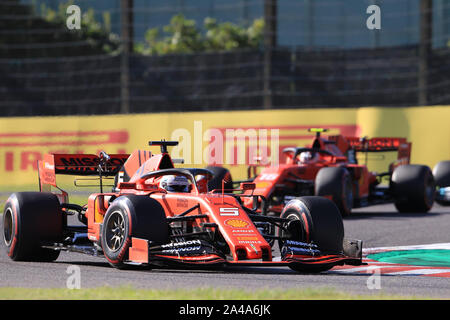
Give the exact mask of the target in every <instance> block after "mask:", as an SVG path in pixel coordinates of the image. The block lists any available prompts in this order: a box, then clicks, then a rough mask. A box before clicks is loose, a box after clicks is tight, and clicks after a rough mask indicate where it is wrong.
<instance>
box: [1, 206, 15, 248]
mask: <svg viewBox="0 0 450 320" xmlns="http://www.w3.org/2000/svg"><path fill="white" fill-rule="evenodd" d="M3 235H4V239H5V244H6V245H7V246H8V247H9V246H10V245H11V242H12V238H13V213H12V210H11V208H7V209H6V211H5V213H4V216H3Z"/></svg>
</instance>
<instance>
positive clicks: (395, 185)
mask: <svg viewBox="0 0 450 320" xmlns="http://www.w3.org/2000/svg"><path fill="white" fill-rule="evenodd" d="M435 189H436V187H435V181H434V178H433V173H432V172H431V170H430V168H429V167H427V166H423V165H411V164H409V165H402V166H399V167H397V168H396V169H395V170H394V172H393V173H392V178H391V192H392V195H393V197H394V201H395V202H394V204H395V207H396V208H397V210H398V211H399V212H414V213H416V212H417V213H418V212H428V211H429V210H430V209H431V207H432V206H433V203H434V198H435Z"/></svg>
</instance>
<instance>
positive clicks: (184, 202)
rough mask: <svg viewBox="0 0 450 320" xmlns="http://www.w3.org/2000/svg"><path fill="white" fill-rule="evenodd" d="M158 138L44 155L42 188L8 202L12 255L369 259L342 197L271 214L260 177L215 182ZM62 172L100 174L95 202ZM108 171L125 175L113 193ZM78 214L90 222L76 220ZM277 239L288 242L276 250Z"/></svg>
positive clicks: (305, 264)
mask: <svg viewBox="0 0 450 320" xmlns="http://www.w3.org/2000/svg"><path fill="white" fill-rule="evenodd" d="M150 144H151V145H160V146H161V149H162V152H161V154H156V155H152V154H151V153H150V152H149V151H146V150H136V151H134V152H133V153H132V154H131V155H125V154H114V155H107V154H106V153H104V152H101V153H100V155H99V156H96V155H86V154H49V155H46V156H45V157H44V160H42V161H39V179H40V190H41V191H40V192H18V193H14V194H12V195H11V196H10V197H9V199H8V200H7V202H6V205H5V209H4V214H3V234H4V243H5V245H6V249H7V254H8V256H9V257H10V258H11V259H13V260H31V261H53V260H55V259H57V257H58V255H59V253H60V251H61V250H64V251H75V252H82V253H87V254H92V255H97V256H104V257H105V258H106V259H107V260H108V262H109V263H110V264H111V265H112V266H114V267H118V268H120V267H124V266H126V265H127V264H130V263H131V264H136V263H137V264H144V265H149V266H167V265H175V266H176V265H178V266H179V265H184V266H187V265H189V266H199V265H200V266H213V265H256V266H272V265H283V266H288V267H290V268H292V269H293V270H297V271H300V272H319V271H323V270H328V269H330V268H332V267H333V266H335V265H342V264H352V265H359V264H361V254H362V242H361V241H360V240H347V239H344V227H343V223H342V217H341V215H340V214H339V211H338V209H337V208H336V206H335V205H334V203H333V202H332V201H330V200H328V199H326V198H322V197H304V198H297V199H293V200H292V201H290V202H289V203H288V204H287V205H286V207H285V208H284V213H285V217H284V218H280V217H269V216H267V215H265V214H264V212H263V210H262V209H261V208H257V204H260V203H264V197H262V196H260V195H257V194H256V193H254V192H253V191H254V184H253V183H243V184H242V185H241V189H240V190H241V194H225V193H223V192H216V191H215V190H208V189H207V188H208V187H207V183H208V179H210V178H211V176H212V173H211V172H210V171H208V170H205V169H181V168H178V169H177V168H174V165H173V161H172V159H171V157H170V155H169V154H168V152H167V146H169V145H176V142H170V141H158V142H150ZM57 174H66V175H83V176H89V175H94V176H97V177H95V179H97V180H99V181H100V185H99V186H100V192H99V193H94V194H91V195H90V196H89V198H88V199H87V203H86V204H85V205H82V206H80V205H77V204H73V203H70V202H69V197H68V194H67V192H65V191H63V190H61V189H59V188H58V187H57V184H56V175H57ZM105 177H110V179H112V177H115V185H114V187H113V191H111V192H104V191H103V188H104V187H105V185H104V183H103V182H102V181H103V179H104V178H105ZM81 179H85V180H86V179H89V177H87V178H86V177H84V178H81ZM81 179H80V180H76V181H75V182H76V183H75V184H76V185H78V184H79V183H80V181H82V180H81ZM90 179H92V178H90ZM51 189H55V191H52V190H51ZM244 191H245V192H246V191H250V194H246V193H244ZM243 198H251V199H252V201H253V202H254V203H255V208H252V209H249V208H247V207H245V206H243V205H242V203H243ZM69 215H75V216H78V220H79V221H80V223H78V224H77V225H68V220H71V219H68V216H69ZM274 226H276V228H274ZM275 229H276V230H277V231H276V232H275V231H273V230H275ZM274 240H278V245H279V250H273V248H272V246H273V245H274ZM275 252H279V254H275Z"/></svg>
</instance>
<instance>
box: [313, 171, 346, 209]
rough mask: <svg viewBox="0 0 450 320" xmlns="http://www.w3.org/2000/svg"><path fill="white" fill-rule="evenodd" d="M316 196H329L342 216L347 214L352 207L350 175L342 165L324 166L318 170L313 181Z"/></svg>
mask: <svg viewBox="0 0 450 320" xmlns="http://www.w3.org/2000/svg"><path fill="white" fill-rule="evenodd" d="M314 189H315V191H314V194H315V195H316V196H331V198H332V200H333V202H334V203H335V204H336V206H337V207H338V208H339V211H340V212H341V214H342V216H343V217H346V216H349V215H350V214H351V212H352V207H353V184H352V177H351V175H350V173H349V172H348V170H347V169H345V168H343V167H326V168H322V169H320V170H319V172H318V173H317V176H316V179H315V183H314Z"/></svg>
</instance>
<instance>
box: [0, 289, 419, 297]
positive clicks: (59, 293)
mask: <svg viewBox="0 0 450 320" xmlns="http://www.w3.org/2000/svg"><path fill="white" fill-rule="evenodd" d="M405 299H423V297H413V296H396V295H388V294H383V293H375V294H367V295H358V294H349V293H344V292H339V291H336V290H334V289H328V288H320V289H310V288H306V289H287V290H283V289H258V290H252V291H248V290H241V289H217V288H197V289H190V290H185V289H177V290H154V289H152V290H148V289H136V288H133V287H119V288H111V287H99V288H92V289H79V290H76V289H75V290H70V289H41V288H39V289H38V288H31V289H30V288H0V300H405Z"/></svg>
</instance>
